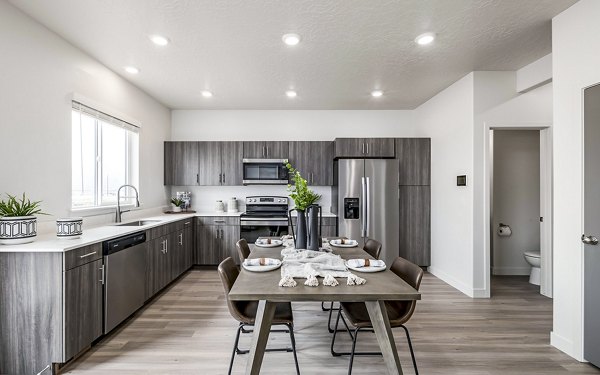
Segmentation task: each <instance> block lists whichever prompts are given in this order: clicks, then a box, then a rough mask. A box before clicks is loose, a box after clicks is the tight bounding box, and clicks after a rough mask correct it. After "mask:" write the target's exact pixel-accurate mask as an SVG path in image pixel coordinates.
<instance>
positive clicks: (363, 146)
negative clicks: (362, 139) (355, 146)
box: [362, 143, 365, 154]
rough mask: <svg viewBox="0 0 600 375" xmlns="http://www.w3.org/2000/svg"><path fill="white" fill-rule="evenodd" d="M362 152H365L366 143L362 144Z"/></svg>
mask: <svg viewBox="0 0 600 375" xmlns="http://www.w3.org/2000/svg"><path fill="white" fill-rule="evenodd" d="M362 153H363V154H364V153H365V144H364V143H363V144H362Z"/></svg>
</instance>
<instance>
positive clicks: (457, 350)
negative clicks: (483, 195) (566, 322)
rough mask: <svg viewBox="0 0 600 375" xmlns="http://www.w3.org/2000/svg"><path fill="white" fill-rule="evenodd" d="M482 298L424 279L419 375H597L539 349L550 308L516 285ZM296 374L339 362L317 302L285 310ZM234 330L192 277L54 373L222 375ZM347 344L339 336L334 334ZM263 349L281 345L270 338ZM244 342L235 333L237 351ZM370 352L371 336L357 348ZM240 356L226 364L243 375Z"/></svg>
mask: <svg viewBox="0 0 600 375" xmlns="http://www.w3.org/2000/svg"><path fill="white" fill-rule="evenodd" d="M492 285H493V291H494V297H493V298H492V299H489V300H486V299H471V298H468V297H466V296H464V295H463V294H462V293H460V292H458V291H456V290H455V289H453V288H452V287H450V286H448V285H447V284H445V283H443V282H442V281H440V280H438V279H437V278H435V277H434V276H431V275H429V274H426V275H425V277H424V279H423V284H422V287H421V291H422V292H423V300H422V301H420V302H419V303H418V304H417V310H416V313H415V315H414V316H413V319H412V320H411V321H410V322H409V323H408V324H407V326H408V327H409V329H410V331H411V335H412V337H413V344H414V347H415V352H416V357H417V362H418V365H419V371H420V373H421V374H446V375H447V374H486V375H488V374H564V373H575V374H598V373H599V372H600V371H599V370H598V369H597V368H596V367H593V366H592V365H589V364H582V363H579V362H577V361H575V360H573V359H572V358H570V357H568V356H567V355H565V354H563V353H561V352H560V351H558V350H557V349H555V348H553V347H551V346H550V345H549V342H550V337H549V336H550V330H551V327H552V310H551V309H552V301H551V300H550V299H548V298H546V297H543V296H541V295H540V294H538V293H537V291H536V288H535V287H534V286H532V285H530V284H528V283H527V278H524V277H496V278H494V279H493V281H492ZM293 308H294V319H295V324H296V341H297V346H298V360H299V362H300V369H301V372H302V373H303V374H345V373H346V372H347V364H348V362H347V358H346V357H341V358H339V357H338V358H334V357H332V356H331V354H330V353H329V345H330V339H331V335H330V334H329V333H328V332H327V329H326V324H327V323H326V319H327V313H325V312H322V311H321V309H320V304H318V303H296V304H294V305H293ZM236 327H237V323H236V322H235V321H234V320H233V319H232V318H231V317H230V315H229V313H228V311H227V306H226V304H225V301H224V297H223V290H222V286H221V283H220V281H219V278H218V275H217V272H216V271H215V270H192V271H190V272H188V273H187V274H185V275H184V276H183V277H182V278H180V279H179V280H178V281H176V282H175V283H174V284H173V285H172V286H171V287H169V288H168V289H166V290H165V291H164V292H163V293H162V294H161V295H160V296H158V297H157V298H156V299H154V300H153V302H152V303H150V304H149V305H147V306H146V307H145V308H143V309H142V310H140V311H138V312H137V313H136V314H135V315H134V316H133V317H132V318H131V319H130V320H128V321H127V322H125V323H124V324H123V325H122V326H121V327H119V328H118V329H117V330H116V331H115V332H113V333H112V334H111V335H109V336H107V337H105V338H104V339H102V340H101V341H100V342H99V343H98V344H97V345H95V346H94V347H93V348H92V349H91V350H90V351H88V352H87V353H86V354H84V355H83V356H82V357H80V358H78V359H77V360H76V361H74V362H73V363H72V364H70V365H69V366H68V367H66V368H65V369H64V373H67V374H86V375H91V374H107V373H111V374H124V375H128V374H226V373H227V368H228V365H229V358H230V355H231V349H232V345H233V340H234V337H235V332H236ZM394 334H395V338H396V343H397V345H398V349H399V352H400V360H401V361H402V364H403V369H404V372H405V374H413V373H414V372H413V369H412V365H411V362H410V355H409V354H408V351H407V348H406V341H405V339H404V336H403V333H402V330H401V329H396V330H394ZM340 337H341V340H340V341H339V342H340V345H347V344H348V343H349V339H348V336H347V335H342V336H340ZM269 340H270V341H269V346H271V347H275V346H280V347H281V346H287V345H288V344H289V340H288V336H287V335H286V334H284V333H272V334H271V336H270V339H269ZM249 342H250V337H249V335H242V339H241V346H242V347H247V346H248V344H249ZM376 346H377V343H376V340H375V338H374V336H373V334H372V333H364V334H362V337H359V344H358V348H359V350H362V349H367V350H369V349H370V350H373V349H375V348H376ZM246 358H247V355H239V356H236V360H235V363H234V371H233V372H234V373H236V374H240V373H243V370H244V366H245V364H246ZM261 373H264V374H293V373H294V365H293V358H292V354H291V353H285V352H283V353H266V354H265V360H264V363H263V368H262V371H261ZM353 373H354V374H383V373H385V367H384V366H383V364H382V363H381V358H380V357H358V358H356V360H355V365H354V371H353Z"/></svg>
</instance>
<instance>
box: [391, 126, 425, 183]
mask: <svg viewBox="0 0 600 375" xmlns="http://www.w3.org/2000/svg"><path fill="white" fill-rule="evenodd" d="M396 158H397V159H398V161H399V164H400V180H399V184H400V185H415V186H416V185H430V183H431V139H430V138H398V139H396Z"/></svg>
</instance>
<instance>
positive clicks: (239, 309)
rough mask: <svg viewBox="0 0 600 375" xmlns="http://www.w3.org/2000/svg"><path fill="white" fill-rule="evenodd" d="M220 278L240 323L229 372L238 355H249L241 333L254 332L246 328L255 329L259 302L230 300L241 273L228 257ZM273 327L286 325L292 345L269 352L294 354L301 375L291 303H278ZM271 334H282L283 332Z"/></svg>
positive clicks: (228, 304) (232, 314) (222, 267)
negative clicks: (244, 347)
mask: <svg viewBox="0 0 600 375" xmlns="http://www.w3.org/2000/svg"><path fill="white" fill-rule="evenodd" d="M244 242H245V241H244ZM218 270H219V277H220V278H221V282H222V283H223V288H224V289H225V296H226V297H227V308H228V309H229V313H230V314H231V316H232V317H233V318H234V319H235V320H237V321H238V322H239V326H238V329H237V334H236V336H235V343H234V344H233V352H232V353H231V361H230V362H229V372H228V374H231V369H232V367H233V360H234V359H235V355H236V354H247V353H249V352H250V351H249V350H242V349H240V348H239V347H238V344H239V340H240V333H241V332H244V333H245V332H252V330H244V327H253V326H254V322H255V320H256V311H257V310H258V301H232V300H230V299H229V292H230V291H231V288H232V287H233V284H234V283H235V280H236V279H237V277H238V275H239V274H240V271H239V269H238V267H237V266H236V264H235V262H234V261H233V258H231V257H228V258H227V259H225V260H224V261H222V262H221V264H219V267H218ZM271 324H272V325H273V326H276V325H284V326H286V329H285V330H283V332H289V334H290V341H291V344H292V347H291V348H273V349H266V350H265V351H267V352H282V351H285V352H292V353H293V354H294V362H295V363H296V373H297V374H298V375H300V367H299V366H298V357H297V356H296V339H295V338H294V316H293V314H292V304H291V303H290V302H280V303H277V306H276V307H275V315H274V316H273V320H272V323H271ZM271 332H282V330H279V331H276V330H271Z"/></svg>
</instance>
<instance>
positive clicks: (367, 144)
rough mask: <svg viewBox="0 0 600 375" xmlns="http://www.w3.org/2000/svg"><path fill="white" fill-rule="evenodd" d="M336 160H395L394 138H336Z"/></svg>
mask: <svg viewBox="0 0 600 375" xmlns="http://www.w3.org/2000/svg"><path fill="white" fill-rule="evenodd" d="M334 144H335V149H334V157H335V158H393V157H395V151H394V138H336V139H335V141H334Z"/></svg>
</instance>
